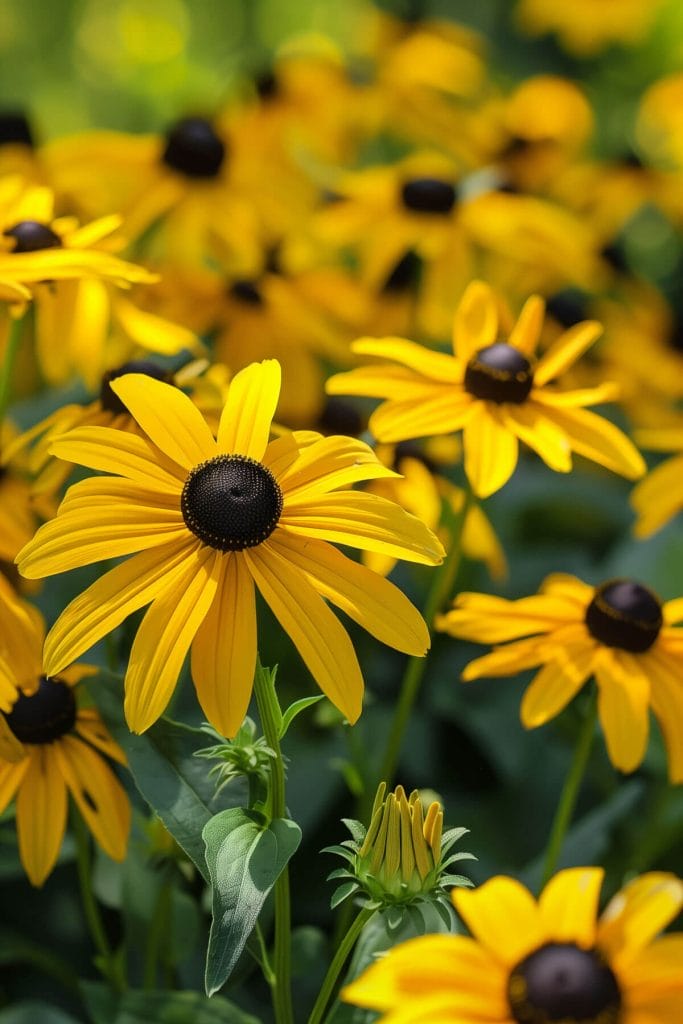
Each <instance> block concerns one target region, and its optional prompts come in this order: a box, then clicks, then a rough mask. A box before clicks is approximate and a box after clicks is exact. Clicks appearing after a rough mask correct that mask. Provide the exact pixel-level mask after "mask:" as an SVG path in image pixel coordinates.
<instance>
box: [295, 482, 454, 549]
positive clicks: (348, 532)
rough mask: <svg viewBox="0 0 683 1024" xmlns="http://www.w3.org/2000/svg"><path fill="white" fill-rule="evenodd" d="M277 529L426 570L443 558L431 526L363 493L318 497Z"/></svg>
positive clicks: (302, 506)
mask: <svg viewBox="0 0 683 1024" xmlns="http://www.w3.org/2000/svg"><path fill="white" fill-rule="evenodd" d="M279 526H280V527H281V528H282V529H283V530H286V531H287V532H288V533H294V534H298V535H299V536H304V537H318V538H319V539H320V540H331V541H334V542H336V543H338V544H348V545H349V546H350V547H354V548H360V549H361V550H367V551H379V552H380V553H382V554H388V555H394V556H395V557H396V558H403V559H405V560H406V561H409V562H419V563H421V564H423V565H438V564H439V562H441V561H442V560H443V557H444V550H443V546H442V544H441V542H440V541H439V540H438V538H437V537H436V536H435V535H434V534H433V533H432V531H431V530H430V529H429V527H428V526H425V524H424V523H422V522H421V521H420V520H419V519H417V518H416V517H415V516H412V515H410V513H409V512H405V511H404V510H403V509H402V508H400V507H399V506H398V505H396V504H395V502H393V501H389V500H388V499H386V498H382V497H380V496H379V495H377V494H366V493H363V492H362V491H346V492H344V491H342V492H338V493H334V492H333V493H332V494H321V495H318V496H316V497H315V499H314V500H313V501H312V502H311V504H310V506H309V505H307V504H301V505H295V506H294V507H293V508H292V509H291V510H290V509H285V511H284V512H283V514H282V516H281V518H280V522H279Z"/></svg>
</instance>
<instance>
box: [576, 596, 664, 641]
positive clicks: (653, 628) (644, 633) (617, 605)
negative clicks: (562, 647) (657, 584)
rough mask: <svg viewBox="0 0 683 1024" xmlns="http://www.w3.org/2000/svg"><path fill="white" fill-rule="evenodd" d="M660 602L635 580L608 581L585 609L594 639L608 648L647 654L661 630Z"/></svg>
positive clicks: (588, 625) (589, 629)
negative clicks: (645, 652)
mask: <svg viewBox="0 0 683 1024" xmlns="http://www.w3.org/2000/svg"><path fill="white" fill-rule="evenodd" d="M663 621H664V620H663V617H662V605H661V602H660V601H659V599H658V598H657V597H656V596H655V594H653V593H652V591H651V590H648V588H647V587H644V586H643V585H642V584H641V583H636V582H635V581H634V580H608V581H607V583H603V584H602V586H600V587H598V588H597V589H596V591H595V596H594V597H593V600H592V601H591V603H590V604H589V605H588V608H587V609H586V626H587V627H588V632H589V633H590V634H591V636H594V637H595V639H596V640H599V641H600V643H601V644H605V646H606V647H619V648H621V650H622V651H632V652H633V653H634V654H642V652H643V651H648V650H649V649H650V647H652V645H653V643H654V642H655V640H656V639H657V637H658V636H659V631H660V629H661V628H662V623H663Z"/></svg>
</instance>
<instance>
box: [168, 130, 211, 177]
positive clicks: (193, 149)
mask: <svg viewBox="0 0 683 1024" xmlns="http://www.w3.org/2000/svg"><path fill="white" fill-rule="evenodd" d="M224 159H225V143H224V142H223V140H222V139H219V137H218V136H217V135H216V132H215V130H214V128H213V125H212V124H211V123H210V122H209V121H207V120H205V118H203V117H184V118H183V119H182V120H181V121H177V122H176V123H175V124H174V125H173V127H172V128H171V129H170V131H169V132H168V134H167V136H166V148H165V149H164V153H163V156H162V160H163V162H164V163H165V164H166V166H167V167H172V168H173V170H174V171H180V173H181V174H184V175H186V177H188V178H215V177H216V175H217V174H218V172H219V171H220V169H221V167H222V165H223V160H224Z"/></svg>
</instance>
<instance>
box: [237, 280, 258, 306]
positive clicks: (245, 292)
mask: <svg viewBox="0 0 683 1024" xmlns="http://www.w3.org/2000/svg"><path fill="white" fill-rule="evenodd" d="M230 294H231V295H232V297H233V298H234V299H237V300H238V301H239V302H245V303H246V304H247V305H248V306H262V305H263V295H262V294H261V292H260V290H259V287H258V285H257V283H256V281H247V280H244V281H234V282H233V284H231V285H230Z"/></svg>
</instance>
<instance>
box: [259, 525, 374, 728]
mask: <svg viewBox="0 0 683 1024" xmlns="http://www.w3.org/2000/svg"><path fill="white" fill-rule="evenodd" d="M244 557H245V559H246V561H247V564H248V566H249V569H250V571H251V574H252V576H253V577H254V580H255V581H256V586H257V587H258V588H259V590H260V592H261V594H262V595H263V597H264V599H265V600H266V602H267V603H268V604H269V605H270V607H271V609H272V610H273V613H274V614H275V617H276V618H277V619H278V620H279V622H280V624H281V625H282V628H283V629H284V630H285V632H286V633H288V634H289V636H290V637H291V639H292V641H293V643H294V645H295V646H296V648H297V650H298V651H299V654H300V655H301V657H302V658H303V660H304V662H305V664H306V666H307V667H308V670H309V671H310V673H311V675H312V676H313V678H314V679H315V681H316V682H317V684H318V686H319V687H320V689H321V690H322V691H323V693H325V694H326V695H327V696H328V697H329V699H330V700H331V701H332V703H333V704H334V705H335V707H337V708H339V710H340V711H341V712H342V714H344V715H346V717H347V718H348V720H349V721H350V722H351V723H352V724H353V722H355V721H356V720H357V719H358V717H359V715H360V713H361V708H362V704H363V677H362V675H361V671H360V666H359V664H358V659H357V657H356V652H355V651H354V649H353V644H352V643H351V639H350V637H349V635H348V633H347V632H346V630H345V629H344V627H343V626H342V624H341V623H340V622H339V619H337V617H336V616H335V615H334V614H333V612H332V611H330V609H329V608H328V607H327V605H326V604H325V602H324V600H323V599H322V597H320V595H319V594H317V593H316V591H315V590H314V589H313V587H312V586H311V584H310V583H309V582H308V580H307V579H306V577H305V576H304V574H303V573H302V572H301V571H300V570H299V569H297V568H296V567H295V566H293V565H292V564H291V563H290V562H289V561H288V560H287V559H285V558H283V557H282V556H281V555H280V554H278V553H277V552H276V551H274V550H273V549H272V548H271V547H269V548H266V547H265V545H261V546H260V547H256V548H251V549H249V548H247V549H246V550H245V552H244Z"/></svg>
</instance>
